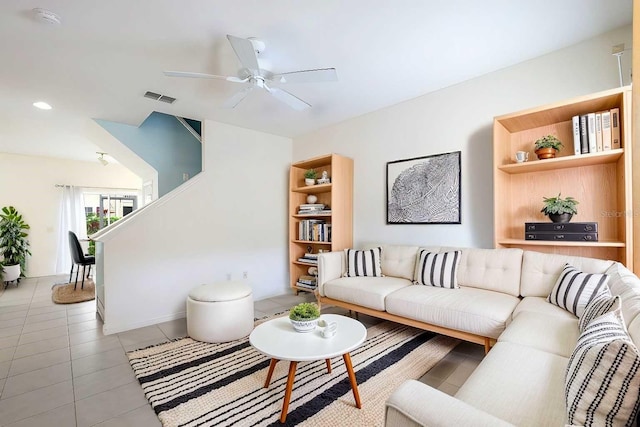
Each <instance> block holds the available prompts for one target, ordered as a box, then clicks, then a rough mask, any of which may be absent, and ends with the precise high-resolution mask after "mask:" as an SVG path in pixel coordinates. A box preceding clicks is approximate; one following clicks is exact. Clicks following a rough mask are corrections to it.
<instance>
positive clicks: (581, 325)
mask: <svg viewBox="0 0 640 427" xmlns="http://www.w3.org/2000/svg"><path fill="white" fill-rule="evenodd" d="M610 311H619V312H622V306H621V304H620V295H615V296H611V295H610V294H609V295H607V294H605V293H602V294H600V295H598V296H596V297H595V298H593V299H592V300H591V301H590V302H589V304H587V306H586V307H585V308H584V312H583V313H582V316H580V319H578V330H580V332H584V330H585V329H586V328H587V325H588V324H589V323H590V322H591V321H592V320H594V319H596V318H598V317H600V316H602V315H604V314H607V313H608V312H610ZM623 326H625V329H626V325H623Z"/></svg>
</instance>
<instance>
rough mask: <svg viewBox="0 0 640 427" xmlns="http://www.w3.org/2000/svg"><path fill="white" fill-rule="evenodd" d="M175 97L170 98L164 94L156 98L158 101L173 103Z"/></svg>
mask: <svg viewBox="0 0 640 427" xmlns="http://www.w3.org/2000/svg"><path fill="white" fill-rule="evenodd" d="M175 100H176V99H175V98H172V97H170V96H166V95H162V96H161V97H160V99H158V101H160V102H166V103H167V104H173V103H174V102H175Z"/></svg>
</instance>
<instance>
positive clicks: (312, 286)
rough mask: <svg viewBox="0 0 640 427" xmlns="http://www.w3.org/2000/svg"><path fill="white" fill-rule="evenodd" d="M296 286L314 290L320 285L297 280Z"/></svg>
mask: <svg viewBox="0 0 640 427" xmlns="http://www.w3.org/2000/svg"><path fill="white" fill-rule="evenodd" d="M296 287H298V288H303V289H309V290H310V291H312V290H314V289H316V288H317V287H318V286H317V285H307V284H306V283H300V282H296Z"/></svg>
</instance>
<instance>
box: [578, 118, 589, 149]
mask: <svg viewBox="0 0 640 427" xmlns="http://www.w3.org/2000/svg"><path fill="white" fill-rule="evenodd" d="M580 152H581V153H582V154H589V132H588V131H587V115H586V114H582V115H581V116H580Z"/></svg>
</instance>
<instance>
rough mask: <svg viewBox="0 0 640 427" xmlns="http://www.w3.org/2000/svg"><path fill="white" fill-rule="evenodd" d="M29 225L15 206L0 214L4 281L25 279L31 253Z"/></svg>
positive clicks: (0, 249) (3, 209)
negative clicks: (28, 256)
mask: <svg viewBox="0 0 640 427" xmlns="http://www.w3.org/2000/svg"><path fill="white" fill-rule="evenodd" d="M29 228H30V227H29V224H27V223H25V222H24V221H23V219H22V215H20V214H19V213H18V211H17V210H16V208H14V207H13V206H8V207H7V206H5V207H3V208H2V213H0V255H2V273H3V274H2V280H3V281H5V282H12V281H14V280H18V281H19V280H20V277H24V273H25V262H26V259H27V255H31V252H30V251H29V241H28V240H27V233H26V231H25V230H28V229H29Z"/></svg>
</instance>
